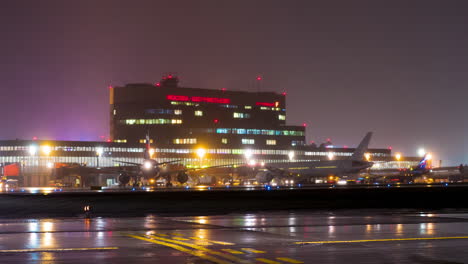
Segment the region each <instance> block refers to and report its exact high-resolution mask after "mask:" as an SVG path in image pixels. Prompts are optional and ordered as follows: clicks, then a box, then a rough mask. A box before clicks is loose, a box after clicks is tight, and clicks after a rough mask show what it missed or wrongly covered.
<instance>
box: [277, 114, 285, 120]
mask: <svg viewBox="0 0 468 264" xmlns="http://www.w3.org/2000/svg"><path fill="white" fill-rule="evenodd" d="M278 119H279V120H286V116H285V115H278Z"/></svg>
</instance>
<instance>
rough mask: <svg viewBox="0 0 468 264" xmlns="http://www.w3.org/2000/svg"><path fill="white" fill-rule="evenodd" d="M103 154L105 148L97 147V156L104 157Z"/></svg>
mask: <svg viewBox="0 0 468 264" xmlns="http://www.w3.org/2000/svg"><path fill="white" fill-rule="evenodd" d="M102 153H104V148H102V147H97V148H96V155H98V156H102Z"/></svg>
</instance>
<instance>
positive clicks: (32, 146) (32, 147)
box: [28, 145, 37, 156]
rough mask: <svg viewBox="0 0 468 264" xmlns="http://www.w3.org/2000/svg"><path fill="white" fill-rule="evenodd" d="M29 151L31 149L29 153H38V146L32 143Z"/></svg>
mask: <svg viewBox="0 0 468 264" xmlns="http://www.w3.org/2000/svg"><path fill="white" fill-rule="evenodd" d="M28 151H29V154H30V155H31V156H33V155H36V153H37V147H36V146H35V145H31V146H29V149H28Z"/></svg>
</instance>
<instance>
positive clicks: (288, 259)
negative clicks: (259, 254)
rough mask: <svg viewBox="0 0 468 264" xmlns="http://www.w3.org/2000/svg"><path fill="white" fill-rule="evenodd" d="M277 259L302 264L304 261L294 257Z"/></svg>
mask: <svg viewBox="0 0 468 264" xmlns="http://www.w3.org/2000/svg"><path fill="white" fill-rule="evenodd" d="M276 259H277V260H281V261H284V262H289V263H294V264H300V263H304V262H302V261H300V260H297V259H292V258H276Z"/></svg>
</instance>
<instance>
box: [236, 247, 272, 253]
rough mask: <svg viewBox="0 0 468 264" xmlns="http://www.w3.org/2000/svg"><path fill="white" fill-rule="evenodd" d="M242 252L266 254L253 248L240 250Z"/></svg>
mask: <svg viewBox="0 0 468 264" xmlns="http://www.w3.org/2000/svg"><path fill="white" fill-rule="evenodd" d="M241 249H242V250H244V251H247V252H251V253H259V254H260V253H266V251H261V250H256V249H253V248H241Z"/></svg>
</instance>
